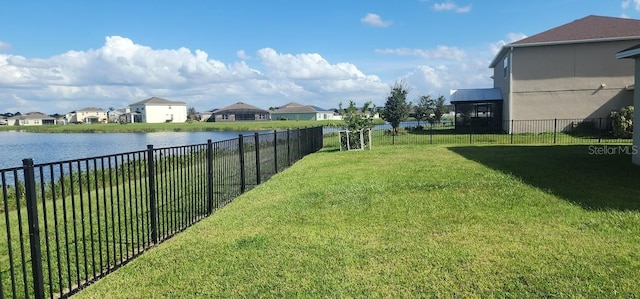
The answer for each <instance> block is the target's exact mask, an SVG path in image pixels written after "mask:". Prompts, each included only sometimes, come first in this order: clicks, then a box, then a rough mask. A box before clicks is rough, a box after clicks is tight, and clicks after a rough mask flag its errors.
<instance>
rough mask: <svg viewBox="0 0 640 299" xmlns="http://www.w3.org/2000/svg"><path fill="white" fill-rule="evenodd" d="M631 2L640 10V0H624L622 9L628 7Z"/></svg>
mask: <svg viewBox="0 0 640 299" xmlns="http://www.w3.org/2000/svg"><path fill="white" fill-rule="evenodd" d="M631 4H633V7H634V9H635V10H637V11H640V0H625V1H622V4H621V6H622V9H628V8H629V7H630V6H631Z"/></svg>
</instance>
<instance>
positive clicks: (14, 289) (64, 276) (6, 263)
mask: <svg viewBox="0 0 640 299" xmlns="http://www.w3.org/2000/svg"><path fill="white" fill-rule="evenodd" d="M322 146H323V136H322V127H315V128H304V129H297V130H287V131H274V132H273V133H266V134H258V133H256V134H255V135H246V136H243V135H240V136H239V137H238V138H235V139H230V140H225V141H219V142H211V140H209V141H208V142H207V143H205V144H196V145H187V146H179V147H170V148H157V149H156V148H154V147H153V146H152V145H149V146H148V148H147V149H146V150H141V151H137V152H129V153H120V154H115V155H108V156H101V157H94V158H86V159H78V160H69V161H63V162H53V163H45V164H38V165H34V163H33V161H32V160H31V159H25V160H23V166H21V167H16V168H11V169H3V170H0V183H1V185H2V190H1V194H0V196H2V203H1V206H0V209H1V210H2V216H3V217H2V218H3V219H2V220H0V225H1V229H0V282H1V283H0V298H5V297H7V298H10V297H13V298H46V297H49V298H59V297H68V296H70V295H72V294H74V293H76V292H78V291H79V290H80V289H82V288H83V287H85V286H87V285H88V284H90V283H92V282H94V281H96V280H97V279H100V278H102V277H104V276H105V275H107V274H108V273H110V272H112V271H113V270H115V269H116V268H118V267H120V266H122V265H124V264H126V263H127V262H129V261H130V260H132V259H133V258H135V257H137V256H139V255H140V254H141V253H143V252H144V251H145V250H147V249H149V248H150V247H152V246H154V245H156V244H158V243H160V242H162V241H164V240H167V239H168V238H171V237H172V236H174V235H175V234H176V233H178V232H180V231H182V230H184V229H186V228H187V227H189V226H191V225H193V224H194V223H196V222H198V221H199V220H201V219H203V218H204V217H207V216H209V215H211V214H212V213H213V212H214V211H215V210H216V209H219V208H221V207H223V206H225V205H226V204H227V203H229V202H230V201H231V200H233V199H234V198H235V197H237V196H238V195H240V194H242V193H243V192H245V191H248V190H250V189H252V188H253V187H254V186H256V185H258V184H260V183H262V182H264V181H265V180H267V179H268V178H270V177H271V176H272V175H274V174H275V173H277V172H279V171H281V170H283V169H285V168H286V167H287V166H289V165H291V164H293V163H294V162H296V161H297V160H299V159H301V158H302V157H304V156H305V155H307V154H310V153H313V152H316V151H318V150H319V149H321V148H322Z"/></svg>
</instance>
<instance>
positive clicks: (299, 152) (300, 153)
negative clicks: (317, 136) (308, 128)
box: [296, 128, 302, 161]
mask: <svg viewBox="0 0 640 299" xmlns="http://www.w3.org/2000/svg"><path fill="white" fill-rule="evenodd" d="M296 131H298V134H296V135H298V156H296V161H298V160H300V158H301V157H302V149H301V144H300V139H302V138H301V135H300V134H302V130H300V128H298V129H297V130H296Z"/></svg>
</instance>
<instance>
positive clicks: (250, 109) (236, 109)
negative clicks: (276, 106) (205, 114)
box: [212, 102, 269, 114]
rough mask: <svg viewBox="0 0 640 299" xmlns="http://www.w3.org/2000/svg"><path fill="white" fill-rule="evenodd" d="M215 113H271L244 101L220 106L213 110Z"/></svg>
mask: <svg viewBox="0 0 640 299" xmlns="http://www.w3.org/2000/svg"><path fill="white" fill-rule="evenodd" d="M212 112H213V114H220V113H264V114H269V111H267V110H264V109H260V108H258V107H256V106H253V105H249V104H246V103H243V102H237V103H235V104H231V105H229V106H227V107H224V108H220V109H218V110H215V111H212Z"/></svg>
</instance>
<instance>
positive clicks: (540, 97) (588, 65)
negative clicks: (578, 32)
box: [494, 40, 640, 120]
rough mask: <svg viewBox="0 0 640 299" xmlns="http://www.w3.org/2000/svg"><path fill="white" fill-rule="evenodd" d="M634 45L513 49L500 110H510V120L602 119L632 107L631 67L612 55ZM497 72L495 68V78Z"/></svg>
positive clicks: (605, 44) (591, 44)
mask: <svg viewBox="0 0 640 299" xmlns="http://www.w3.org/2000/svg"><path fill="white" fill-rule="evenodd" d="M638 42H640V40H635V41H616V42H599V43H582V44H566V45H548V46H534V47H521V48H515V49H514V51H513V61H515V62H516V63H511V65H510V67H511V68H512V69H511V70H512V81H511V90H510V95H511V96H510V98H509V99H508V104H509V108H505V109H510V115H509V117H510V118H509V119H515V120H524V119H553V118H598V117H607V116H608V115H609V112H610V111H611V110H615V109H620V108H622V107H625V106H628V105H631V103H632V102H633V100H632V99H633V92H629V91H627V90H626V86H628V85H631V84H633V73H634V70H633V65H630V64H628V63H624V62H623V61H620V60H618V59H616V58H615V54H616V52H618V51H620V50H621V49H625V48H628V47H631V46H632V45H635V44H637V43H638ZM500 71H502V68H501V66H498V65H497V66H496V68H495V71H494V73H495V74H496V76H497V73H499V72H500ZM496 78H497V77H496ZM501 88H502V87H501ZM503 93H505V91H504V90H503ZM505 101H507V97H505Z"/></svg>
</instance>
